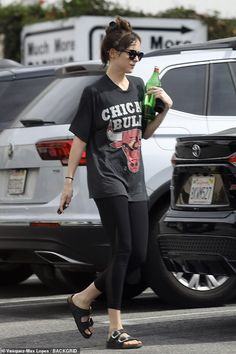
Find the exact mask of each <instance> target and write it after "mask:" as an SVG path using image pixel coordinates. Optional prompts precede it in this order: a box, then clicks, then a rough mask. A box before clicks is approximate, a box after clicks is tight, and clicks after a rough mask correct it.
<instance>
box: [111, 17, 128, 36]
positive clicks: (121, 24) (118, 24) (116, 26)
mask: <svg viewBox="0 0 236 354" xmlns="http://www.w3.org/2000/svg"><path fill="white" fill-rule="evenodd" d="M112 31H124V32H132V26H131V25H130V23H129V22H128V21H126V20H124V19H123V18H121V17H117V18H116V19H115V21H111V22H110V23H109V26H108V27H107V29H106V33H107V34H109V33H110V32H112Z"/></svg>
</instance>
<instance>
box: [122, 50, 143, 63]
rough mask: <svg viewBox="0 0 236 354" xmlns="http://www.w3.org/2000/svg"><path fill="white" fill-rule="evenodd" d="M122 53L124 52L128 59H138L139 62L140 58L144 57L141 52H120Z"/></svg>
mask: <svg viewBox="0 0 236 354" xmlns="http://www.w3.org/2000/svg"><path fill="white" fill-rule="evenodd" d="M122 52H125V53H127V54H128V55H129V59H131V60H134V59H135V58H136V57H138V60H139V61H140V60H141V59H142V57H143V56H144V53H143V52H137V51H136V50H134V49H130V50H122Z"/></svg>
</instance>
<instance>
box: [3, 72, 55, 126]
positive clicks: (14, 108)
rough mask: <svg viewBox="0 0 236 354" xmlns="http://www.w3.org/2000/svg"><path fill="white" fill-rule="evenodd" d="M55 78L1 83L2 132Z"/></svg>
mask: <svg viewBox="0 0 236 354" xmlns="http://www.w3.org/2000/svg"><path fill="white" fill-rule="evenodd" d="M52 80H54V77H42V78H39V77H38V78H30V79H20V80H12V81H2V80H1V81H0V101H1V105H0V130H3V129H5V128H8V127H9V126H10V125H11V124H12V122H13V121H14V119H15V118H16V117H17V116H18V115H19V114H20V113H21V112H22V111H23V110H24V109H25V107H26V106H27V105H28V104H29V103H30V102H31V101H32V100H33V99H34V98H35V97H36V96H37V95H39V93H40V92H42V90H44V89H45V87H47V86H48V85H49V84H50V83H51V82H52Z"/></svg>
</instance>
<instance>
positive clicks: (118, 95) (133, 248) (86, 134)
mask: <svg viewBox="0 0 236 354" xmlns="http://www.w3.org/2000/svg"><path fill="white" fill-rule="evenodd" d="M140 46H141V39H140V37H139V35H138V34H136V33H135V32H133V31H132V27H131V26H130V24H129V22H127V21H126V20H124V19H121V18H119V17H118V18H117V19H116V21H115V22H114V21H113V22H111V23H110V24H109V26H108V28H107V29H106V36H105V37H104V39H103V42H102V47H101V59H102V61H103V63H104V64H106V65H107V70H106V74H105V75H104V76H103V77H102V78H101V79H99V80H98V81H97V82H96V83H94V84H93V85H91V86H89V87H87V88H85V90H84V92H83V95H82V97H81V101H80V105H79V109H78V112H77V115H76V117H75V118H74V120H73V122H72V124H71V126H70V130H71V132H73V133H74V134H75V138H74V141H73V145H72V148H71V151H70V156H69V162H68V171H67V176H66V178H65V185H64V190H63V192H62V195H61V202H60V211H61V212H63V206H64V205H66V206H68V205H69V204H70V202H71V199H72V194H73V189H72V183H73V177H74V174H75V171H76V168H77V165H78V161H79V160H80V157H81V155H82V152H83V151H84V150H85V149H86V151H87V161H88V162H87V173H88V187H89V194H90V197H91V198H93V199H94V200H95V203H96V205H97V207H98V210H99V214H100V217H101V221H102V224H103V227H104V229H105V232H106V233H107V236H108V238H109V240H110V243H111V247H112V259H111V261H110V263H109V265H108V268H107V269H106V270H105V271H104V272H103V273H101V274H100V275H99V276H98V278H97V279H96V280H95V281H94V282H93V283H92V284H91V285H89V286H88V287H87V288H86V289H85V290H83V291H82V292H79V293H77V294H74V295H72V296H70V297H69V298H68V303H69V306H70V309H71V311H72V314H73V316H74V318H75V321H76V324H77V327H78V329H79V331H80V333H81V334H82V335H83V336H84V337H85V338H89V337H90V336H91V335H92V333H93V329H92V325H93V321H92V318H91V317H90V314H91V303H92V302H93V301H94V299H96V298H97V297H98V296H99V295H100V294H101V293H103V292H105V293H106V297H107V307H108V316H109V323H110V324H109V332H108V340H107V342H106V345H107V348H110V349H128V348H139V347H141V346H142V342H141V341H140V340H138V339H136V338H133V337H131V336H130V335H129V334H128V333H127V332H126V331H125V330H124V329H123V326H122V321H121V311H120V309H121V300H122V293H123V288H124V282H125V279H126V278H128V277H130V278H133V279H135V280H136V281H138V276H139V269H140V267H141V265H142V263H144V261H145V258H146V251H147V242H148V210H147V194H146V189H145V183H144V171H143V162H142V156H141V138H142V137H143V138H145V139H148V138H149V137H150V136H151V135H152V134H153V132H154V131H155V130H156V128H157V127H158V126H159V125H160V123H161V122H162V120H163V119H164V117H165V116H166V113H167V111H168V110H169V108H170V107H171V106H172V101H171V99H170V97H169V96H168V95H167V94H166V92H165V91H164V90H163V89H161V88H157V87H153V88H152V89H150V93H152V94H154V95H155V97H159V98H161V99H162V101H163V102H164V104H165V109H164V111H163V112H162V113H160V114H158V115H157V116H156V118H155V119H154V120H153V121H152V122H149V123H148V124H147V123H144V121H143V119H142V101H143V96H144V83H143V81H142V80H141V79H140V78H137V77H132V76H126V74H127V73H132V71H133V69H134V67H135V65H136V64H137V63H138V62H139V61H140V60H141V58H142V56H143V53H142V52H140Z"/></svg>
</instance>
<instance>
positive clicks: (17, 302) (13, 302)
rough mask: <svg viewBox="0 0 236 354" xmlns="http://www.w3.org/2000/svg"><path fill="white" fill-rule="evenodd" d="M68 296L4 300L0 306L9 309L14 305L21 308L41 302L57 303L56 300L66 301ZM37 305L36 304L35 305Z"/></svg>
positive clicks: (0, 302) (0, 301)
mask: <svg viewBox="0 0 236 354" xmlns="http://www.w3.org/2000/svg"><path fill="white" fill-rule="evenodd" d="M67 296H69V294H68V295H65V294H63V295H56V296H55V295H50V296H37V297H25V298H19V299H17V298H14V299H4V300H3V299H2V300H0V306H4V307H9V306H12V305H16V306H17V305H19V306H24V305H29V304H30V305H38V303H39V302H40V301H41V302H43V303H44V302H47V303H48V302H49V301H55V300H66V298H67ZM34 303H35V304H34Z"/></svg>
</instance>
